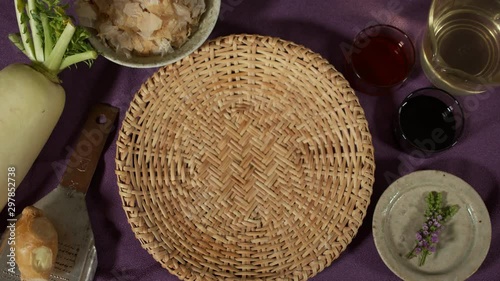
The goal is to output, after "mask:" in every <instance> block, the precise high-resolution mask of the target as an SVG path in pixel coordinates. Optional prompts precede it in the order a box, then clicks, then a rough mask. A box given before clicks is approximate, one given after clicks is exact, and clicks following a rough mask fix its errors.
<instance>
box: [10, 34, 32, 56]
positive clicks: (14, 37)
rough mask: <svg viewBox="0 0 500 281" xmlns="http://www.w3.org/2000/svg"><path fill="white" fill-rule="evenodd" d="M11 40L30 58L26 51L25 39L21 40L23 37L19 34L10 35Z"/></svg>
mask: <svg viewBox="0 0 500 281" xmlns="http://www.w3.org/2000/svg"><path fill="white" fill-rule="evenodd" d="M9 40H10V42H12V44H14V45H15V46H16V47H17V48H18V49H19V50H21V52H23V53H24V54H25V55H26V56H28V53H26V49H25V48H24V45H23V39H22V38H21V35H20V34H19V33H12V34H9Z"/></svg>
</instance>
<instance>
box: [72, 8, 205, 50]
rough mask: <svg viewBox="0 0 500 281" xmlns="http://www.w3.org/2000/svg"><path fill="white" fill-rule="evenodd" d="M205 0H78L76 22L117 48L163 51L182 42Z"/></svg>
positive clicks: (180, 44) (194, 23) (193, 27)
mask: <svg viewBox="0 0 500 281" xmlns="http://www.w3.org/2000/svg"><path fill="white" fill-rule="evenodd" d="M205 8H206V7H205V0H79V1H78V3H77V5H76V14H77V15H78V18H79V21H80V24H81V25H83V26H87V27H90V28H93V29H95V30H96V31H97V34H98V37H99V38H101V40H103V41H105V42H106V43H107V44H108V45H109V46H111V47H112V48H114V49H115V50H116V51H117V52H122V53H124V54H125V55H126V56H127V57H130V56H131V55H139V56H149V55H159V54H161V55H164V54H167V53H169V52H172V51H173V50H174V49H175V48H179V47H180V46H182V44H184V43H185V42H186V41H187V40H188V38H189V36H190V35H191V33H192V32H193V31H194V30H195V29H196V28H197V26H198V24H199V21H200V18H201V15H202V14H203V13H204V12H205Z"/></svg>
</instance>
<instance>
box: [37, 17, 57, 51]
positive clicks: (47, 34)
mask: <svg viewBox="0 0 500 281" xmlns="http://www.w3.org/2000/svg"><path fill="white" fill-rule="evenodd" d="M40 17H41V19H42V27H43V39H44V41H43V46H44V48H43V49H44V56H45V57H46V58H48V57H49V55H50V52H51V51H52V49H53V48H54V41H53V40H52V35H51V31H52V27H51V26H50V24H49V17H47V14H41V15H40Z"/></svg>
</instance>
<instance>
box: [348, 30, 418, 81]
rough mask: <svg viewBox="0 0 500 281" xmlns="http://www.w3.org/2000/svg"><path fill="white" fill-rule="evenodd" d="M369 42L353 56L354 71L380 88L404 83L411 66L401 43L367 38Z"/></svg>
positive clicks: (381, 38) (382, 38) (385, 39)
mask: <svg viewBox="0 0 500 281" xmlns="http://www.w3.org/2000/svg"><path fill="white" fill-rule="evenodd" d="M367 42H368V43H367V45H366V46H365V47H363V48H359V51H354V53H353V55H352V63H353V66H354V69H355V70H356V73H357V74H358V75H359V76H360V78H362V79H363V80H366V81H367V82H369V83H372V84H375V85H378V86H392V85H394V84H397V83H399V82H402V81H403V80H404V79H405V78H406V77H407V75H408V72H409V69H410V64H409V61H408V59H407V57H406V55H405V53H404V50H403V48H401V46H400V45H399V41H398V40H394V39H391V38H387V37H381V36H379V37H371V38H367Z"/></svg>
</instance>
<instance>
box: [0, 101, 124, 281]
mask: <svg viewBox="0 0 500 281" xmlns="http://www.w3.org/2000/svg"><path fill="white" fill-rule="evenodd" d="M117 113H118V110H117V109H116V108H113V107H110V106H106V105H97V106H95V107H94V108H93V109H92V110H91V112H90V114H89V117H88V119H87V122H86V123H85V126H84V129H83V131H82V133H81V135H80V138H79V140H78V142H77V145H76V146H75V150H74V152H73V154H72V155H71V157H70V161H69V164H68V167H67V169H66V172H65V174H64V176H63V179H62V181H61V184H59V185H58V186H57V187H56V188H55V189H54V190H52V191H51V192H50V193H48V194H47V195H45V196H44V197H43V198H42V199H40V200H39V201H37V202H36V203H34V204H33V206H35V207H37V208H39V209H41V210H43V212H44V213H45V215H46V216H47V218H49V219H50V220H51V221H52V223H53V225H54V227H55V229H56V231H57V234H58V242H59V243H58V248H59V250H58V254H57V258H56V263H55V267H54V270H53V272H52V274H51V276H50V280H51V281H61V280H62V281H90V280H93V278H94V275H95V272H96V268H97V253H96V248H95V244H94V235H93V232H92V227H91V224H90V220H89V216H88V210H87V206H86V202H85V194H86V192H87V189H88V187H89V185H90V181H91V178H92V176H93V174H94V171H95V168H96V167H97V162H98V159H99V158H100V155H101V152H102V149H103V147H104V143H105V142H106V139H107V136H108V134H109V132H110V131H111V129H112V126H113V123H114V120H115V118H116V116H117ZM82 147H85V150H82V149H79V148H82ZM10 235H11V231H10V229H7V230H6V231H5V232H4V234H3V236H2V246H1V247H0V268H1V270H0V280H2V281H19V280H20V274H19V270H18V269H17V266H15V268H12V267H11V264H9V262H10V261H12V257H10V256H9V254H10V255H11V252H12V251H11V247H12V245H8V238H9V236H10ZM14 241H15V240H14ZM14 259H15V258H14Z"/></svg>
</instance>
